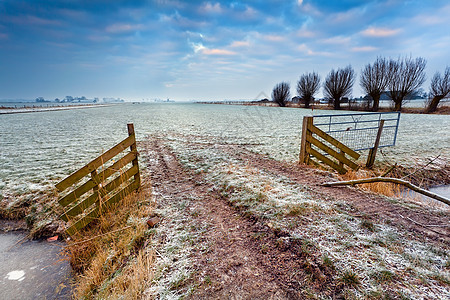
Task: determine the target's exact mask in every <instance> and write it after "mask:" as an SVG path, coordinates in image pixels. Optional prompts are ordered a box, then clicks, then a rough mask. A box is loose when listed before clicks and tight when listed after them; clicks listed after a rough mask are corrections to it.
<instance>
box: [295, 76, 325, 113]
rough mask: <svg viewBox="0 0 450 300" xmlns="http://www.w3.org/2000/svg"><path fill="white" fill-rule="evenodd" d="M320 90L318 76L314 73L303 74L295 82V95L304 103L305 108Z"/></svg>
mask: <svg viewBox="0 0 450 300" xmlns="http://www.w3.org/2000/svg"><path fill="white" fill-rule="evenodd" d="M319 89H320V76H319V74H317V73H316V72H312V73H305V74H303V75H302V76H300V79H299V80H298V82H297V93H298V95H299V96H300V98H302V99H303V101H304V102H305V107H306V108H308V107H309V104H310V103H311V102H312V101H313V100H314V95H315V94H316V93H317V92H318V91H319Z"/></svg>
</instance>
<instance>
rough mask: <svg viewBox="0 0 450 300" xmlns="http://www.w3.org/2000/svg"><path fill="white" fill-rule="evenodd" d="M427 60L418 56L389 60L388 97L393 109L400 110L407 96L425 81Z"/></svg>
mask: <svg viewBox="0 0 450 300" xmlns="http://www.w3.org/2000/svg"><path fill="white" fill-rule="evenodd" d="M426 65H427V61H426V60H425V59H424V58H422V57H418V58H416V59H412V58H411V57H405V58H403V59H401V58H399V59H397V60H392V59H391V60H390V61H389V69H390V71H391V75H390V76H389V77H390V78H389V84H388V87H389V97H390V98H391V99H392V101H393V102H394V110H395V111H401V110H402V105H403V103H404V102H405V100H406V99H407V97H408V96H411V95H412V94H413V93H414V92H415V91H416V90H417V89H418V88H419V87H420V86H421V85H422V84H423V83H424V82H425V79H426V77H425V66H426Z"/></svg>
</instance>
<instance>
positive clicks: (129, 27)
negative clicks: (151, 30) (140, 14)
mask: <svg viewBox="0 0 450 300" xmlns="http://www.w3.org/2000/svg"><path fill="white" fill-rule="evenodd" d="M142 28H143V26H142V25H141V24H124V23H116V24H112V25H109V26H107V27H106V29H105V30H106V32H109V33H124V32H130V31H136V30H140V29H142Z"/></svg>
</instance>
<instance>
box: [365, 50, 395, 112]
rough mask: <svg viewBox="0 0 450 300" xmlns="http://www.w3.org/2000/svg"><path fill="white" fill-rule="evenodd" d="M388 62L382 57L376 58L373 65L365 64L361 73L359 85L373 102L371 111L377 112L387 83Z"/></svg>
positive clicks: (388, 74)
mask: <svg viewBox="0 0 450 300" xmlns="http://www.w3.org/2000/svg"><path fill="white" fill-rule="evenodd" d="M389 66H390V64H389V61H388V60H387V59H386V58H384V57H377V59H376V60H375V62H374V63H373V65H371V64H367V65H366V66H365V67H364V69H363V70H362V72H361V77H360V79H359V84H360V86H361V88H362V89H363V91H364V92H366V94H367V95H369V97H370V98H371V100H372V101H373V105H372V111H378V109H379V107H380V97H381V94H382V93H383V92H384V91H385V90H386V87H387V85H388V83H389V76H390V69H389Z"/></svg>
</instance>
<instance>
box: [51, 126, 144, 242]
mask: <svg viewBox="0 0 450 300" xmlns="http://www.w3.org/2000/svg"><path fill="white" fill-rule="evenodd" d="M127 126H128V137H127V138H126V139H124V140H123V141H122V142H120V143H118V144H117V145H115V146H114V147H112V148H111V149H109V150H108V151H106V152H105V153H103V154H102V155H100V156H99V157H97V158H95V159H94V160H92V161H91V162H89V163H88V164H87V165H85V166H84V167H82V168H81V169H79V170H78V171H76V172H74V173H73V174H71V175H70V176H68V177H67V178H65V179H64V180H62V181H61V182H59V183H58V184H56V188H57V189H58V191H59V192H63V191H65V190H67V189H69V192H68V193H66V194H65V195H64V196H61V197H60V199H59V200H58V203H59V204H60V205H61V206H62V207H63V208H64V213H63V214H62V215H61V216H60V218H61V219H62V220H64V221H66V222H69V225H70V226H69V228H68V229H67V230H66V232H67V233H68V234H69V235H73V234H74V233H76V232H77V231H78V230H80V229H82V228H84V227H85V226H87V225H88V224H89V223H90V222H91V221H93V220H95V219H96V218H98V216H100V215H101V213H102V209H103V210H104V209H105V208H107V207H110V206H111V205H113V204H115V203H117V202H119V201H120V200H122V199H123V198H125V197H126V196H128V195H129V194H130V193H132V192H133V191H135V190H137V189H138V188H139V187H140V184H141V180H140V174H139V164H138V152H137V148H136V138H135V134H134V126H133V124H128V125H127ZM128 148H129V150H130V151H129V152H128V153H126V154H125V151H126V150H127V149H128ZM121 153H122V154H123V156H121V157H120V158H118V159H117V161H114V160H113V159H114V158H115V157H116V156H119V154H121ZM108 162H109V163H108ZM130 164H131V167H129V168H128V165H130ZM113 175H116V176H115V178H113V179H111V180H110V179H109V178H110V177H112V176H113ZM83 178H85V180H82V179H83ZM80 182H81V183H80Z"/></svg>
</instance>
